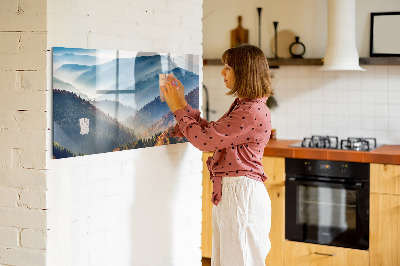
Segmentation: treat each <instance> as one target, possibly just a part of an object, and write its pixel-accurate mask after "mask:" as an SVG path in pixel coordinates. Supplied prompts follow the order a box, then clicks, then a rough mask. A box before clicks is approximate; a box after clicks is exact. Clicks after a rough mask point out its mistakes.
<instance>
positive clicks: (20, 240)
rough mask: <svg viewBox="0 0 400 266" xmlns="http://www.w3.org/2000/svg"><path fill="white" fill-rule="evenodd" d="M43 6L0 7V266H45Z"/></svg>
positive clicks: (8, 1) (42, 1)
mask: <svg viewBox="0 0 400 266" xmlns="http://www.w3.org/2000/svg"><path fill="white" fill-rule="evenodd" d="M46 6H47V1H46V0H38V1H34V2H32V1H25V0H20V1H14V0H4V1H1V2H0V17H1V20H0V40H1V41H0V80H1V83H0V140H1V141H0V264H1V265H45V263H46V261H45V258H46V252H45V249H46V246H45V242H46V229H47V228H46V227H47V212H46V210H45V209H46V174H45V170H44V169H45V168H46V130H47V124H46V119H47V117H46V87H47V84H46V79H47V77H46V64H47V61H46V48H47V33H46V16H47V15H46Z"/></svg>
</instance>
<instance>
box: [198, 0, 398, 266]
mask: <svg viewBox="0 0 400 266" xmlns="http://www.w3.org/2000/svg"><path fill="white" fill-rule="evenodd" d="M258 7H261V8H262V11H261V16H260V20H261V23H260V25H261V31H260V32H261V48H262V49H263V51H264V53H265V54H266V56H267V58H270V60H269V61H270V64H271V62H272V63H274V60H273V59H274V56H275V54H274V26H273V21H278V22H279V24H278V42H279V39H281V40H283V41H282V42H284V41H285V42H286V43H285V44H286V49H287V50H288V48H287V47H289V45H290V43H292V42H293V41H294V39H291V40H287V38H288V36H291V37H293V36H294V35H295V36H300V41H301V42H302V43H303V44H304V45H305V46H306V53H305V54H304V58H306V59H310V58H322V57H324V53H325V49H326V44H327V39H328V36H327V30H326V29H327V27H328V20H327V14H328V5H327V1H296V2H293V1H280V2H279V3H276V2H274V3H272V1H263V2H262V1H254V2H252V3H247V2H246V3H242V2H241V1H234V2H229V3H228V2H218V3H215V2H214V1H204V6H203V8H204V18H203V49H204V50H203V53H204V55H203V59H205V66H204V68H203V71H204V72H203V75H204V77H203V78H204V82H203V83H204V85H205V86H206V88H207V89H208V90H207V91H208V94H209V103H208V106H209V119H210V120H216V119H218V118H219V117H220V116H221V115H222V114H223V112H225V111H226V110H227V108H228V107H229V105H230V103H231V99H230V98H229V97H226V96H225V95H224V94H225V92H226V91H225V90H224V86H223V83H222V80H221V78H220V75H219V72H220V69H221V67H222V65H213V64H210V62H216V61H217V60H218V59H219V57H220V54H221V53H222V52H223V51H224V50H225V49H227V48H228V46H229V44H230V34H229V33H230V30H232V29H234V28H235V27H236V26H237V19H236V18H237V16H242V26H243V27H244V28H246V29H249V43H251V44H255V45H257V44H258V42H259V38H258V36H259V34H258V29H259V28H258V25H259V24H258V23H259V21H258V16H257V8H258ZM398 10H400V4H399V3H398V1H356V14H355V20H356V23H355V24H356V36H355V37H356V38H355V39H356V45H357V50H358V54H359V56H360V58H361V60H360V61H361V62H365V61H362V60H364V59H365V58H369V57H370V54H369V53H370V51H369V49H370V47H369V44H370V42H369V38H370V13H371V12H388V11H398ZM215 25H219V26H218V27H215ZM216 36H219V38H216ZM285 38H286V39H285ZM282 46H283V45H282ZM282 46H279V44H278V56H279V57H285V58H288V57H290V54H289V53H288V52H287V51H284V50H283V49H284V48H285V47H284V46H283V48H282ZM285 53H286V54H285ZM281 54H282V55H281ZM213 59H217V60H215V61H213ZM393 60H398V58H397V59H393ZM396 62H397V63H396ZM396 62H393V61H392V62H389V61H387V63H386V64H383V65H382V64H363V63H361V67H362V68H364V69H365V70H366V71H321V70H320V68H321V65H306V64H304V65H284V66H282V65H281V66H279V68H271V74H272V76H273V81H272V82H273V88H274V90H275V95H274V97H275V99H276V101H277V103H278V106H277V107H276V108H274V109H272V125H273V128H275V129H276V136H277V140H276V141H270V143H269V144H268V146H267V148H266V150H265V153H264V155H265V157H264V162H265V163H264V169H265V171H266V172H267V174H268V176H269V180H270V181H267V182H266V186H267V188H268V190H269V192H270V194H272V195H275V198H274V196H271V199H272V198H274V199H275V202H274V200H272V204H273V206H278V207H275V208H276V209H275V210H274V209H273V219H274V214H275V216H279V219H278V221H275V226H277V228H278V229H277V230H275V231H274V230H273V229H272V231H271V235H270V237H271V239H279V240H278V242H277V244H276V245H275V246H276V247H278V248H276V249H275V250H274V248H272V249H271V252H270V254H269V255H268V257H267V260H266V262H267V265H298V264H293V263H294V262H295V261H296V259H298V258H297V257H296V256H295V254H296V252H297V253H299V254H302V256H303V255H304V256H306V255H308V254H310V253H311V251H310V250H307V248H309V247H307V248H306V250H304V249H302V246H296V243H297V242H294V241H287V240H285V235H284V234H285V225H284V217H285V211H284V210H285V208H284V206H285V201H284V200H283V199H284V198H285V196H284V195H285V189H287V188H285V160H286V159H285V158H303V159H307V160H313V161H312V163H314V161H317V160H318V161H324V160H330V161H331V160H332V161H335V160H336V161H344V160H346V162H365V163H367V164H368V165H369V163H371V164H370V167H371V170H370V176H369V178H370V193H371V194H370V199H369V200H370V204H371V205H370V211H371V217H372V215H373V214H375V215H378V214H381V213H379V212H380V211H381V210H382V208H379V206H381V205H379V204H382V200H384V199H386V200H384V202H391V201H394V202H395V205H393V206H398V204H399V197H398V195H399V193H398V192H399V189H398V185H399V183H398V182H399V181H398V178H399V168H398V164H399V163H400V162H399V157H400V148H399V146H398V144H399V143H400V100H399V99H400V91H399V88H400V66H399V63H398V61H396ZM207 63H208V64H207ZM203 95H206V94H203ZM204 106H205V105H204ZM312 136H314V138H313V137H312ZM321 136H333V139H329V140H324V139H322V137H321ZM349 137H354V138H359V137H364V138H373V139H368V140H366V141H362V142H353V141H352V140H353V139H350V140H349V139H348V138H349ZM303 138H306V139H305V140H304V142H305V144H306V145H307V146H309V144H310V142H313V143H314V144H315V143H317V141H315V140H316V139H319V138H321V139H322V140H320V141H321V142H320V144H315V145H317V146H316V147H324V149H315V148H313V149H310V150H307V149H305V148H301V147H291V146H289V145H293V144H296V145H297V146H299V145H300V144H301V142H302V140H303ZM311 139H312V141H311ZM291 140H293V141H291ZM327 143H329V145H332V147H331V146H329V147H328V146H327V145H328V144H327ZM365 143H368V144H365ZM341 144H343V146H344V149H346V150H347V149H349V148H348V147H349V146H353V147H354V146H355V148H354V149H356V150H359V151H342V150H340V146H341ZM375 144H376V146H377V149H375ZM383 144H386V145H389V146H383V147H382V145H383ZM296 145H295V146H296ZM336 145H337V146H338V147H339V150H333V149H332V148H333V147H334V146H336ZM361 146H363V147H365V146H370V147H371V148H368V149H372V151H371V152H366V151H360V147H361ZM314 147H315V146H314ZM326 148H329V149H326ZM385 148H387V149H386V150H385ZM204 157H207V156H206V155H205V156H204ZM305 163H308V162H305ZM327 167H330V165H329V166H327ZM205 170H206V169H205ZM203 173H204V172H203ZM377 176H379V178H381V179H382V180H385V181H382V180H380V179H375V177H377ZM396 178H397V179H396ZM204 180H208V179H207V177H205V178H204ZM388 180H391V181H393V183H390V184H391V185H388V187H389V189H390V190H389V191H387V190H386V189H387V187H386V186H387V184H386V183H385V182H389V181H388ZM381 182H384V183H385V184H386V185H382V184H381ZM203 184H204V191H205V192H203V193H205V194H203V195H207V194H206V193H207V192H206V191H207V188H208V187H207V184H205V183H203ZM390 187H391V188H390ZM382 189H383V190H382ZM383 194H389V195H391V196H390V198H385V197H383V198H382V197H381V195H383ZM286 196H287V195H286ZM207 197H208V196H205V197H204V198H206V199H207ZM204 198H203V209H204V212H205V211H206V210H207V207H205V206H207V205H206V204H208V203H207V202H204ZM274 203H275V205H274ZM396 204H397V205H396ZM393 206H392V207H387V208H389V209H390V208H392V210H393V208H394V209H395V208H396V207H393ZM374 207H375V208H374ZM273 208H274V207H273ZM397 208H398V207H397ZM378 211H379V212H378ZM377 212H378V213H377ZM203 214H204V213H203ZM396 215H397V216H395V217H397V218H393V219H394V220H393V223H394V224H396V222H395V221H399V218H398V215H399V214H398V213H397V214H396ZM206 219H207V215H206V217H203V240H202V243H203V245H202V246H203V257H209V256H210V253H207V251H206V250H207V248H208V246H207V245H208V244H207V243H210V240H211V239H210V236H209V235H205V234H204V230H205V228H206V229H207V226H210V224H209V223H207V221H206ZM371 219H372V218H371ZM369 222H370V231H369V232H370V243H369V248H370V252H369V253H368V252H367V253H365V252H362V251H361V250H360V251H361V253H360V254H361V255H360V257H358V255H357V254H355V253H349V254H347V255H343V254H346V252H347V251H348V250H349V249H344V250H343V252H344V253H338V252H336V256H330V255H332V254H335V251H332V250H329V251H326V250H323V251H320V250H317V251H315V250H314V251H313V252H317V253H322V255H314V256H317V257H316V258H313V259H320V260H321V263H322V264H314V263H315V261H311V260H310V261H308V262H304V264H303V265H311V264H313V265H326V264H329V263H332V264H331V265H337V264H336V263H337V262H338V261H341V260H340V259H339V257H342V258H343V256H344V258H345V261H347V265H356V264H355V263H354V264H349V263H350V262H349V261H348V260H347V259H348V258H347V257H348V256H349V257H354V258H355V259H354V260H355V261H358V263H361V264H359V265H365V264H369V265H398V263H399V258H398V253H399V247H398V245H397V244H393V243H392V244H390V243H389V244H388V245H389V246H387V248H386V251H387V250H392V251H393V250H395V251H397V252H395V253H396V254H393V252H392V253H385V252H383V253H384V254H386V255H388V257H389V258H388V260H386V261H385V260H381V257H380V256H376V250H377V249H373V250H371V249H372V248H373V247H374V245H375V247H376V245H377V243H376V242H375V241H380V238H379V237H377V235H376V232H375V231H371V230H375V229H377V228H380V229H379V230H382V228H381V227H379V226H378V227H374V229H373V228H372V226H373V225H374V224H375V225H376V224H380V222H378V221H377V220H376V219H375V220H370V221H369ZM380 226H382V225H380ZM383 227H385V226H383ZM272 228H274V221H273V225H272ZM387 228H391V229H387V230H393V233H394V234H395V232H396V231H397V230H398V226H395V225H394V226H393V227H390V226H388V227H387ZM277 231H279V232H277ZM383 231H385V230H383ZM207 241H208V242H207ZM272 241H273V240H272ZM273 243H274V242H273ZM292 245H293V246H292ZM382 246H385V245H382ZM312 247H313V248H318V247H322V248H328V249H329V248H331V247H330V246H323V245H316V246H312ZM382 249H385V248H382ZM352 250H354V249H350V251H352ZM355 250H356V251H359V250H358V249H355ZM379 252H380V253H382V250H379ZM324 254H325V255H324ZM339 254H340V255H339ZM290 255H293V256H290ZM318 256H322V257H318ZM269 258H270V262H268V259H269ZM284 258H285V259H284ZM332 258H333V259H337V260H336V261H331V262H329V259H332ZM346 258H347V259H346ZM390 259H391V260H390ZM364 261H367V263H364V264H362V262H364Z"/></svg>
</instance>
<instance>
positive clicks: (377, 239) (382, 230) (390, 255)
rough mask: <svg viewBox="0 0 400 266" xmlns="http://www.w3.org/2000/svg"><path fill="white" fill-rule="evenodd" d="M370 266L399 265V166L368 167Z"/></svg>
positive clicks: (375, 165) (380, 165)
mask: <svg viewBox="0 0 400 266" xmlns="http://www.w3.org/2000/svg"><path fill="white" fill-rule="evenodd" d="M370 167H371V174H370V179H371V195H370V237H369V241H370V244H369V251H370V260H371V264H370V265H371V266H375V265H376V266H378V265H385V266H386V265H388V266H391V265H393V266H394V265H396V266H397V265H400V242H399V239H400V165H389V164H371V165H370Z"/></svg>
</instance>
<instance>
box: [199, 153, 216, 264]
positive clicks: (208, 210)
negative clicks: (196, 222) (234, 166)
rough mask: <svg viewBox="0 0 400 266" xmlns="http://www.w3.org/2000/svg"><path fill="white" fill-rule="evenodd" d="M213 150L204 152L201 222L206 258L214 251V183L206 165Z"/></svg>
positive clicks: (202, 251)
mask: <svg viewBox="0 0 400 266" xmlns="http://www.w3.org/2000/svg"><path fill="white" fill-rule="evenodd" d="M212 155H213V153H212V152H204V153H203V158H202V160H203V194H202V202H203V203H202V213H203V216H202V223H201V229H202V230H201V253H202V257H204V258H211V252H212V206H213V204H212V202H211V195H212V189H213V188H212V183H211V181H210V173H209V172H208V168H207V165H206V161H207V159H208V157H209V156H212Z"/></svg>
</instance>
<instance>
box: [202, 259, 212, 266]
mask: <svg viewBox="0 0 400 266" xmlns="http://www.w3.org/2000/svg"><path fill="white" fill-rule="evenodd" d="M201 261H202V262H203V266H211V259H209V258H202V260H201Z"/></svg>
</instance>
